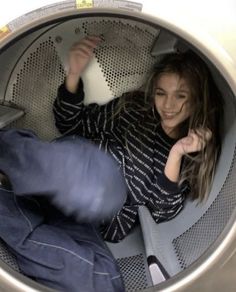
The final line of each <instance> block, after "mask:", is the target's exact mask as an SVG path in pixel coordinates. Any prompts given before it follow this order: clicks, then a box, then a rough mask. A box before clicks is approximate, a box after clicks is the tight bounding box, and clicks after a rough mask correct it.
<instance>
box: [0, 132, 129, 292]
mask: <svg viewBox="0 0 236 292" xmlns="http://www.w3.org/2000/svg"><path fill="white" fill-rule="evenodd" d="M0 170H1V172H3V173H4V174H5V175H6V176H7V177H8V179H9V181H10V184H11V187H10V188H8V189H7V188H5V189H4V188H3V187H2V188H1V189H0V238H2V240H3V241H5V242H6V244H7V245H8V246H9V247H10V248H11V250H12V252H13V253H14V254H15V255H16V257H17V261H18V264H19V267H20V269H21V271H22V273H24V274H25V275H27V276H29V277H31V278H33V279H35V280H36V281H38V282H40V283H42V284H45V285H47V286H49V287H51V288H54V289H57V290H59V291H68V292H73V291H75V292H79V291H82V292H90V291H101V292H106V291H111V292H113V291H124V287H123V283H122V279H121V276H120V272H119V269H118V267H117V265H116V262H115V260H114V258H113V256H112V254H111V253H110V251H109V250H108V249H107V247H106V245H105V243H104V242H103V240H102V238H101V237H100V234H99V233H98V232H97V229H96V227H95V226H96V225H98V224H99V223H101V222H104V221H105V220H109V218H111V217H112V216H114V215H115V214H116V212H117V211H118V210H119V209H120V208H121V207H122V205H123V203H124V201H125V200H126V186H125V181H124V178H123V177H122V175H121V173H120V170H119V167H118V166H117V164H116V162H115V161H114V160H113V158H111V157H110V156H108V155H106V154H105V153H104V152H102V151H100V150H99V149H98V148H97V146H95V145H93V144H91V143H90V142H89V141H86V140H82V139H80V138H78V137H77V138H76V137H64V138H61V139H59V140H56V141H53V142H44V141H41V140H40V139H39V138H38V137H37V136H36V135H35V134H34V133H33V132H31V131H28V130H17V129H10V130H1V131H0ZM49 200H50V201H49ZM57 208H58V209H57ZM72 216H73V217H72ZM75 220H77V221H75Z"/></svg>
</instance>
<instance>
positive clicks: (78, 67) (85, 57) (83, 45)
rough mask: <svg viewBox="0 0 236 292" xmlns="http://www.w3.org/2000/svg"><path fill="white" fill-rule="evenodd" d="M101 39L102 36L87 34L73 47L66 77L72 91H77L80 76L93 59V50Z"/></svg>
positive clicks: (68, 86) (67, 85)
mask: <svg viewBox="0 0 236 292" xmlns="http://www.w3.org/2000/svg"><path fill="white" fill-rule="evenodd" d="M100 41H101V38H100V37H98V36H87V37H85V38H83V39H81V40H80V41H79V42H77V43H75V44H73V46H72V47H71V49H70V52H69V60H68V63H69V68H68V74H67V77H66V87H67V89H68V90H69V91H70V92H72V93H75V91H76V88H77V84H78V81H79V79H80V76H81V74H82V73H83V71H84V69H85V68H86V66H87V65H88V63H89V61H90V60H91V58H92V56H93V51H94V49H95V48H96V47H97V46H98V44H99V43H100Z"/></svg>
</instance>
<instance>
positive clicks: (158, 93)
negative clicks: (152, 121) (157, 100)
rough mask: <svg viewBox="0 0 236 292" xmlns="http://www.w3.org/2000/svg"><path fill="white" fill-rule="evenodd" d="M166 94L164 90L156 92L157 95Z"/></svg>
mask: <svg viewBox="0 0 236 292" xmlns="http://www.w3.org/2000/svg"><path fill="white" fill-rule="evenodd" d="M164 95H165V93H164V92H160V91H157V92H156V96H164Z"/></svg>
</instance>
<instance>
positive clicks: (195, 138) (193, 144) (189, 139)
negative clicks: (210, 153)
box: [171, 129, 212, 156]
mask: <svg viewBox="0 0 236 292" xmlns="http://www.w3.org/2000/svg"><path fill="white" fill-rule="evenodd" d="M211 137H212V132H211V131H210V130H209V129H195V130H190V131H189V133H188V136H186V137H184V138H182V139H180V140H178V141H177V142H176V143H175V145H174V146H173V147H172V149H171V151H174V152H175V153H177V154H179V155H180V156H183V155H185V154H188V153H193V152H198V151H201V150H203V149H204V148H205V147H206V144H207V142H208V141H209V140H210V139H211Z"/></svg>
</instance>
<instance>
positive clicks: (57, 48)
mask: <svg viewBox="0 0 236 292" xmlns="http://www.w3.org/2000/svg"><path fill="white" fill-rule="evenodd" d="M158 33H159V29H157V28H154V27H152V26H149V25H145V24H141V23H139V22H136V21H133V20H123V19H120V18H111V17H90V18H85V19H78V20H72V21H67V22H65V23H62V24H58V25H57V26H56V27H54V28H52V29H50V30H49V31H47V32H45V33H44V34H42V35H41V37H40V38H37V39H35V41H33V42H32V44H31V46H29V47H28V49H27V50H26V51H25V53H24V54H23V55H22V57H21V59H20V60H19V62H18V63H17V65H16V66H15V69H14V71H13V72H12V75H11V79H10V81H9V86H8V88H7V92H6V97H5V99H6V100H7V101H10V102H12V103H14V104H15V105H17V106H19V107H21V108H23V109H25V112H26V115H25V117H24V118H22V119H21V120H19V121H17V122H15V123H14V124H13V125H12V126H14V127H24V128H30V129H32V130H34V131H35V132H36V133H37V134H38V135H39V136H40V137H41V138H43V139H47V140H48V139H52V138H54V137H56V136H58V132H57V130H56V128H55V126H54V120H53V116H52V105H53V101H54V99H55V96H56V93H57V88H58V86H59V85H60V84H61V83H62V82H63V79H64V77H65V71H64V67H65V66H66V64H63V63H64V59H65V55H66V53H68V49H69V43H71V44H72V43H73V42H75V41H76V40H78V39H79V38H81V37H82V36H84V35H99V36H102V38H104V42H103V43H101V45H100V46H99V47H98V48H97V49H96V51H95V57H96V62H97V63H98V66H99V67H100V69H101V73H102V74H103V76H104V82H105V83H106V86H108V87H109V89H110V91H111V93H112V96H113V97H115V96H119V95H120V94H122V93H123V92H126V91H129V90H132V89H134V88H138V87H140V86H141V85H142V83H143V80H144V77H145V76H146V74H147V72H148V71H149V70H150V68H151V66H152V64H153V63H154V62H155V59H154V58H153V57H152V56H151V55H150V50H151V46H152V44H153V41H154V39H155V38H156V36H157V35H158ZM65 35H67V38H66V39H65ZM97 86H100V87H102V86H105V85H104V84H94V85H93V87H94V89H93V91H94V98H96V90H97V88H96V87H97ZM98 102H99V100H98Z"/></svg>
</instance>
